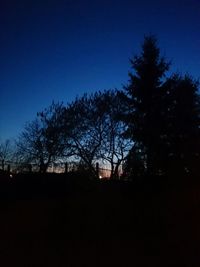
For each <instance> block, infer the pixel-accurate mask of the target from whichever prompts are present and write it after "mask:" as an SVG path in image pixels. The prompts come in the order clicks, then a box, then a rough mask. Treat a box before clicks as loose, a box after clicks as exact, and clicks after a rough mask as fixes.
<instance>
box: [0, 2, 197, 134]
mask: <svg viewBox="0 0 200 267" xmlns="http://www.w3.org/2000/svg"><path fill="white" fill-rule="evenodd" d="M0 24H1V25H0V53H1V57H0V139H5V138H14V137H17V136H18V134H19V133H20V131H21V130H22V129H23V126H24V124H25V122H26V121H29V120H32V119H34V118H35V116H36V113H37V111H41V110H43V109H44V108H45V107H47V106H49V105H50V104H51V102H52V100H55V101H63V102H64V103H67V102H70V101H72V100H73V99H74V98H75V97H76V96H77V95H82V94H83V93H84V92H88V93H90V92H93V91H97V90H104V89H111V88H118V89H120V88H122V85H123V84H126V83H127V80H128V71H129V70H130V63H129V59H130V58H131V57H132V56H133V55H135V54H137V53H138V52H139V51H140V50H139V49H140V46H141V43H142V41H143V38H144V35H148V34H155V35H156V36H157V38H158V41H159V46H160V48H161V52H162V54H164V55H165V56H166V57H167V58H168V59H169V60H172V64H173V65H172V68H171V71H173V72H174V71H179V72H180V73H185V72H188V73H190V74H192V75H193V76H194V77H195V78H198V77H200V71H199V70H200V1H199V0H173V1H171V0H162V1H161V0H157V1H156V0H153V1H151V0H146V1H145V0H138V1H134V0H133V1H131V0H130V1H128V0H119V1H117V0H110V1H109V0H107V1H104V0H99V1H98V0H82V1H81V0H66V1H64V0H63V1H59V0H55V1H42V0H39V1H37V0H34V1H31V0H26V1H20V0H16V1H9V0H1V4H0Z"/></svg>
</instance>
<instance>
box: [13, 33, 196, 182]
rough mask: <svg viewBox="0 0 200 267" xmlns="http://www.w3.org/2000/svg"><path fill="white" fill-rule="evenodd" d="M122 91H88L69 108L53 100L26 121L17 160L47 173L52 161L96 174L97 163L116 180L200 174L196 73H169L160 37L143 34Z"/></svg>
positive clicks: (18, 143)
mask: <svg viewBox="0 0 200 267" xmlns="http://www.w3.org/2000/svg"><path fill="white" fill-rule="evenodd" d="M131 68H132V69H131V72H130V73H129V81H128V83H127V85H126V86H124V88H122V89H121V90H107V91H103V92H100V91H99V92H96V93H93V94H90V95H88V94H84V95H83V96H82V97H78V98H76V99H75V100H74V101H73V102H72V103H69V104H67V105H66V106H65V105H63V104H62V103H54V102H53V103H52V104H51V105H50V106H49V107H48V108H46V109H45V110H43V111H42V112H38V114H37V117H36V118H35V120H33V121H31V122H28V123H27V124H26V126H25V128H24V129H23V131H22V133H21V135H20V137H19V139H18V140H17V142H16V144H17V154H16V155H17V159H18V160H19V161H20V162H26V163H34V164H38V166H39V169H40V172H46V170H47V168H48V166H49V165H50V164H51V163H52V162H58V161H59V160H60V161H64V162H67V161H69V160H70V159H72V158H73V159H75V160H76V161H77V162H79V166H80V168H83V169H86V170H88V171H89V172H90V173H91V176H92V175H93V176H94V177H95V175H96V166H95V163H96V162H97V161H99V160H101V161H102V162H103V163H104V164H107V165H108V164H109V166H110V169H111V178H113V179H114V178H119V177H118V173H119V171H118V170H119V167H120V166H121V165H122V164H123V168H124V176H126V177H127V178H130V179H136V178H138V177H146V176H171V175H172V176H173V177H174V175H175V176H178V177H183V176H184V177H185V176H189V177H192V176H197V175H198V173H199V166H200V164H199V163H200V97H199V93H198V86H199V84H198V82H197V81H196V80H194V79H193V78H192V77H191V76H189V75H186V76H182V75H179V74H172V75H171V76H169V77H167V76H166V73H167V71H168V70H169V68H170V63H169V62H168V61H167V60H166V59H165V58H164V57H162V56H161V55H160V49H159V47H158V46H157V41H156V38H155V37H154V36H149V37H145V39H144V42H143V45H142V50H141V53H140V55H138V56H135V57H134V58H133V59H132V60H131Z"/></svg>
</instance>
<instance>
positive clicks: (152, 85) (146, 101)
mask: <svg viewBox="0 0 200 267" xmlns="http://www.w3.org/2000/svg"><path fill="white" fill-rule="evenodd" d="M131 65H132V69H133V70H134V73H129V77H130V80H129V84H128V86H126V87H125V90H126V92H127V102H128V106H129V109H130V112H129V114H128V116H127V118H126V120H127V123H128V126H129V130H128V132H127V134H128V136H129V137H131V139H132V140H133V141H134V143H135V144H134V147H133V148H132V150H131V151H130V155H129V156H128V158H129V162H130V163H129V164H128V168H129V169H131V168H132V166H134V164H135V163H136V165H137V166H139V170H140V174H141V171H142V170H143V172H144V173H146V174H149V175H151V174H154V173H155V172H156V170H158V169H159V166H157V165H158V158H157V155H158V153H157V152H158V151H157V150H158V149H159V137H160V127H161V119H162V118H161V114H160V109H161V105H162V103H161V102H160V99H161V98H162V94H161V90H160V89H161V87H162V84H163V78H164V76H165V72H166V71H167V70H168V69H169V63H168V62H166V60H165V59H164V58H163V57H161V56H160V49H159V48H158V47H157V42H156V39H155V37H153V36H150V37H145V39H144V43H143V45H142V52H141V55H140V56H135V57H134V59H133V60H131ZM134 160H136V161H137V162H134ZM131 165H132V166H131ZM136 169H138V168H136ZM136 169H135V172H134V167H133V173H135V174H136V175H137V172H136Z"/></svg>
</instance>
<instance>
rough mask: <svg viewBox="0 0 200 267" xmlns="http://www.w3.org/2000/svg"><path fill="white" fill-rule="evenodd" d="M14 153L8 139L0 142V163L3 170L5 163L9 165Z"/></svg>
mask: <svg viewBox="0 0 200 267" xmlns="http://www.w3.org/2000/svg"><path fill="white" fill-rule="evenodd" d="M13 155H14V151H13V146H12V142H11V140H9V139H6V140H5V141H1V142H0V161H1V168H2V170H4V168H5V163H6V162H7V163H10V161H11V160H12V159H13Z"/></svg>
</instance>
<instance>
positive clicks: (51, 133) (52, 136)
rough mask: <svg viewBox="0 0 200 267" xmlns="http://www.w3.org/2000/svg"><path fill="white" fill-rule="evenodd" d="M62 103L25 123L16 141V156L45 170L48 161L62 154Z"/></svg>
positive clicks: (54, 105) (52, 105) (42, 170)
mask: <svg viewBox="0 0 200 267" xmlns="http://www.w3.org/2000/svg"><path fill="white" fill-rule="evenodd" d="M63 110H64V107H63V106H62V104H59V103H58V104H55V103H54V102H53V103H52V104H51V106H50V107H49V108H47V109H45V110H44V111H42V112H39V113H38V114H37V118H36V119H35V120H33V121H32V122H29V123H27V124H26V126H25V128H24V130H23V132H22V133H21V135H20V137H19V140H18V141H17V147H18V157H20V158H21V159H22V161H23V162H26V163H34V164H37V165H38V166H39V169H40V172H46V171H47V168H48V166H49V165H50V163H52V162H54V161H55V160H56V158H58V157H60V156H61V155H62V152H63V149H64V146H63V144H62V140H63V138H62V122H61V118H62V116H61V114H62V112H63Z"/></svg>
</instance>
